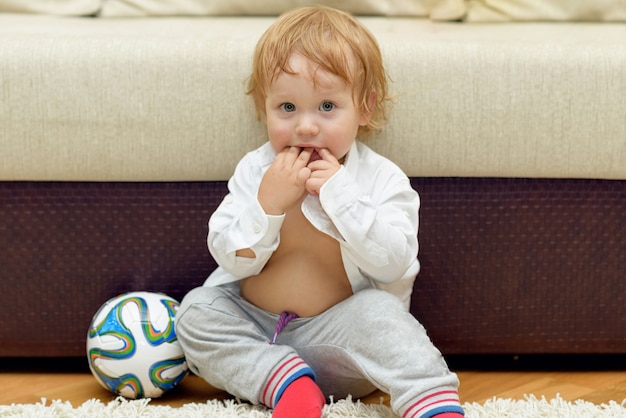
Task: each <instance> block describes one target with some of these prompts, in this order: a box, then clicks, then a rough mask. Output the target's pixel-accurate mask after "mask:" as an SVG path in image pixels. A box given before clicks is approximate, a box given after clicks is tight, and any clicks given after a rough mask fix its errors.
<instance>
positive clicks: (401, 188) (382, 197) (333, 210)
mask: <svg viewBox="0 0 626 418" xmlns="http://www.w3.org/2000/svg"><path fill="white" fill-rule="evenodd" d="M320 204H321V206H322V208H323V209H324V210H323V213H324V214H325V215H326V216H327V217H328V219H329V221H330V223H332V224H333V225H334V229H335V230H336V231H337V232H336V233H337V236H336V238H337V239H338V240H339V241H340V242H342V247H343V250H344V253H345V254H346V255H347V256H348V257H350V259H351V261H352V262H353V263H355V264H356V265H357V266H358V268H359V269H360V270H361V271H362V272H363V273H365V274H366V275H367V276H369V277H371V278H372V279H373V280H375V281H378V282H380V283H384V284H390V283H393V282H395V281H397V280H400V279H403V278H406V277H407V273H409V272H412V273H415V274H416V272H415V266H416V259H417V252H418V242H417V229H418V218H419V215H418V211H419V196H418V194H417V192H416V191H415V190H414V189H413V188H412V187H411V184H410V182H409V179H408V178H407V177H406V176H405V175H404V174H403V173H401V172H400V171H399V169H398V170H396V169H392V168H391V167H385V166H382V167H380V168H379V169H378V170H376V172H373V173H369V174H368V178H367V179H362V180H361V181H357V179H355V178H353V177H352V175H351V174H350V173H348V170H346V169H345V168H344V167H342V168H341V169H340V170H339V171H338V172H337V173H335V175H334V176H333V177H332V178H331V179H329V181H328V182H327V183H326V184H325V185H324V186H323V187H322V189H321V191H320ZM316 222H318V223H324V220H317V221H316Z"/></svg>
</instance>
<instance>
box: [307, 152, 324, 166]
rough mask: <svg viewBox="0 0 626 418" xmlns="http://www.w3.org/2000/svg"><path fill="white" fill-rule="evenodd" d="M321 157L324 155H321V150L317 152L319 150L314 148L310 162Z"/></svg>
mask: <svg viewBox="0 0 626 418" xmlns="http://www.w3.org/2000/svg"><path fill="white" fill-rule="evenodd" d="M321 159H322V157H321V156H320V154H319V152H317V150H316V149H314V150H313V152H312V153H311V158H309V164H311V163H312V162H313V161H317V160H321Z"/></svg>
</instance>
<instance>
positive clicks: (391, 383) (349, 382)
mask: <svg viewBox="0 0 626 418" xmlns="http://www.w3.org/2000/svg"><path fill="white" fill-rule="evenodd" d="M277 320H278V315H275V314H273V313H269V312H266V311H264V310H262V309H259V308H257V307H256V306H254V305H252V304H251V303H249V302H247V301H246V300H244V299H243V298H242V297H240V296H239V294H238V293H237V292H236V290H233V289H232V288H227V287H199V288H196V289H194V290H192V291H191V292H189V294H187V295H186V296H185V298H184V299H183V301H182V303H181V306H180V308H179V310H178V313H177V316H176V333H177V335H178V339H179V341H180V343H181V345H182V347H183V350H184V352H185V356H186V359H187V362H188V364H189V367H190V369H191V370H192V371H193V372H194V373H195V374H197V375H199V376H201V377H202V378H204V379H205V380H206V381H207V382H209V383H210V384H211V385H213V386H215V387H217V388H220V389H223V390H226V391H227V392H229V393H230V394H232V395H234V396H237V397H239V398H241V399H246V400H249V401H250V402H252V403H255V404H256V403H263V404H265V405H267V406H269V407H274V405H275V403H276V402H277V401H278V399H279V398H280V395H281V394H282V390H284V388H285V387H286V386H287V385H288V384H289V383H290V382H291V381H293V380H294V379H296V378H298V377H300V376H302V375H313V373H314V378H315V380H316V382H317V384H318V385H319V387H320V388H321V390H322V392H323V393H324V395H325V396H326V397H330V396H333V397H334V398H335V399H340V398H344V397H346V396H347V395H352V396H353V397H361V396H364V395H367V394H368V393H371V392H372V391H373V390H375V389H376V388H378V389H380V390H382V391H384V392H386V393H389V394H390V397H391V406H392V408H393V409H394V411H396V412H398V413H400V414H406V416H407V417H427V416H434V415H436V414H437V413H440V412H441V411H444V410H445V411H450V410H454V411H457V410H458V411H462V410H460V405H459V400H458V392H457V388H458V379H457V377H456V375H455V374H454V373H452V372H450V371H449V369H448V367H447V365H446V363H445V361H444V359H443V357H442V356H441V353H440V352H439V351H438V350H437V349H436V348H435V347H434V345H433V344H432V342H431V341H430V339H429V337H428V336H427V334H426V332H425V330H424V328H423V327H422V325H421V324H419V323H418V322H417V321H416V320H415V318H414V317H413V316H412V315H411V314H410V313H408V312H406V311H405V309H404V307H403V305H402V303H401V302H400V301H399V300H398V299H397V298H396V297H395V296H393V295H391V294H390V293H388V292H385V291H382V290H375V289H368V290H363V291H360V292H357V293H356V294H354V295H353V296H351V297H350V298H348V299H346V300H345V301H343V302H341V303H339V304H337V305H335V306H334V307H332V308H330V309H328V310H327V311H325V312H323V313H321V314H319V315H317V316H314V317H309V318H297V319H295V320H293V321H291V322H290V323H289V324H288V325H287V327H286V328H285V330H284V331H283V332H282V333H281V334H280V335H279V336H278V339H277V342H276V344H275V345H270V340H271V339H272V336H273V335H274V327H275V325H276V322H277ZM437 411H440V412H437Z"/></svg>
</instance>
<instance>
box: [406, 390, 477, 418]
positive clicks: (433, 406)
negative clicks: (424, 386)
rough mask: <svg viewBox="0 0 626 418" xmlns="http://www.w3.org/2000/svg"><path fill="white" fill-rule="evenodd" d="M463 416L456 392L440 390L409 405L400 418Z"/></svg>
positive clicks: (451, 417)
mask: <svg viewBox="0 0 626 418" xmlns="http://www.w3.org/2000/svg"><path fill="white" fill-rule="evenodd" d="M464 415H465V413H464V411H463V408H462V407H461V403H460V401H459V393H458V391H456V390H441V391H435V392H431V393H429V394H427V395H426V396H424V397H423V398H421V399H420V400H418V401H417V402H415V403H413V404H412V405H410V406H409V407H408V408H407V409H406V411H404V413H403V414H402V418H434V417H437V418H445V417H449V418H454V417H458V418H460V417H462V416H464Z"/></svg>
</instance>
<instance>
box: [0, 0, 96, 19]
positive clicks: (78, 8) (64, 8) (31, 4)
mask: <svg viewBox="0 0 626 418" xmlns="http://www.w3.org/2000/svg"><path fill="white" fill-rule="evenodd" d="M101 2H102V0H55V1H50V0H27V1H25V0H0V13H44V14H51V15H67V16H90V15H95V14H96V13H97V12H98V11H99V10H100V5H101Z"/></svg>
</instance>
